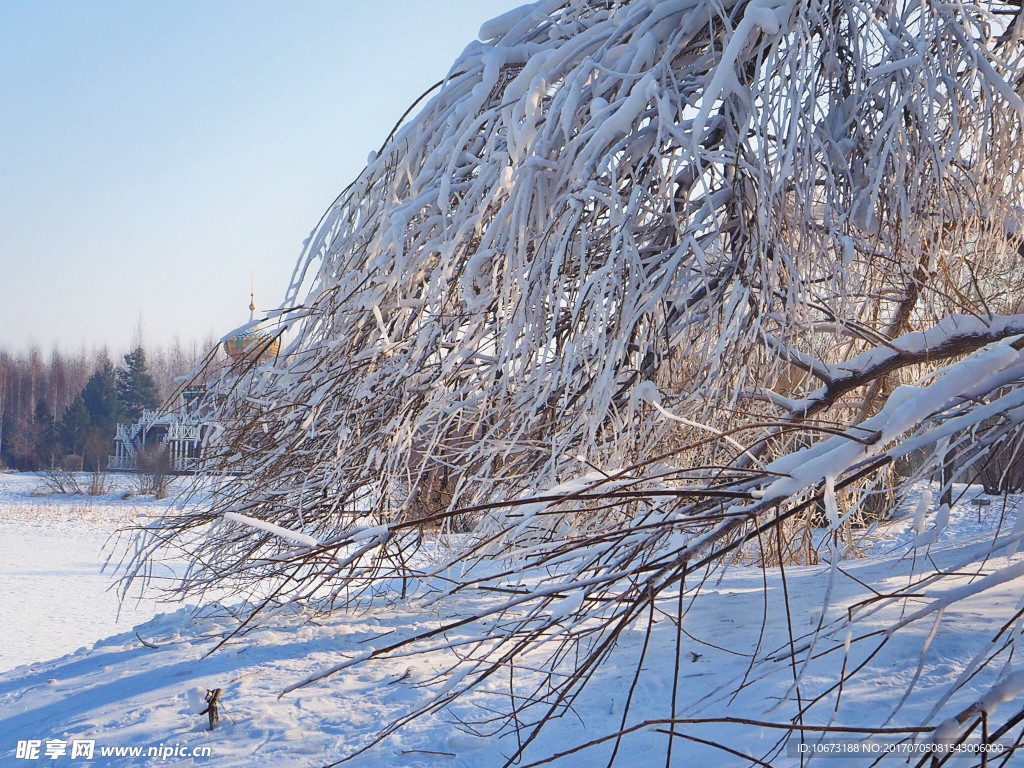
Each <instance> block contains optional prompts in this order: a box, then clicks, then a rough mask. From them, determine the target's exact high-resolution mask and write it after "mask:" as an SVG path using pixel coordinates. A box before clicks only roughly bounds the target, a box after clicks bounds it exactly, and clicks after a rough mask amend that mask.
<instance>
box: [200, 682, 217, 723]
mask: <svg viewBox="0 0 1024 768" xmlns="http://www.w3.org/2000/svg"><path fill="white" fill-rule="evenodd" d="M203 699H204V700H205V701H206V709H204V710H203V711H202V712H200V713H199V714H200V715H209V716H210V730H211V731H212V730H213V726H215V725H216V724H217V723H219V722H220V712H219V711H218V709H217V706H218V703H219V702H220V688H214V689H213V690H212V691H209V690H208V691H207V692H206V696H204V697H203Z"/></svg>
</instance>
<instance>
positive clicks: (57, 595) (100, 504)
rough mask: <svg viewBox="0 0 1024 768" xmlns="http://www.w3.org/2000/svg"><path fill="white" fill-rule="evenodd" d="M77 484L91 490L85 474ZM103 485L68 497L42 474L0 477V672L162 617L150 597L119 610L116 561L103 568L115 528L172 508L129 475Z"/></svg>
mask: <svg viewBox="0 0 1024 768" xmlns="http://www.w3.org/2000/svg"><path fill="white" fill-rule="evenodd" d="M75 479H76V480H77V482H78V485H79V486H80V487H81V488H82V489H84V490H86V491H88V489H89V485H90V482H91V481H92V477H91V476H90V475H88V474H86V473H78V474H77V475H76V476H75ZM103 481H104V486H105V487H104V489H103V490H104V492H103V493H101V494H98V495H89V494H88V493H83V494H75V495H67V494H58V493H54V492H53V488H52V487H51V486H49V485H48V484H47V482H46V480H45V478H42V477H40V476H39V475H35V474H30V473H24V474H19V473H0V617H3V621H0V670H7V669H10V668H11V667H14V666H17V665H19V664H26V663H29V662H34V661H39V660H43V659H49V658H52V657H54V656H60V655H62V654H65V653H68V652H70V651H73V650H75V649H76V648H79V647H80V646H82V645H89V644H92V643H94V642H96V641H97V640H100V639H102V638H104V637H106V636H108V635H110V634H113V633H116V632H123V631H125V630H128V629H131V628H132V627H133V626H135V625H136V624H138V623H140V622H142V621H145V620H147V619H150V618H152V617H153V616H154V615H155V614H156V613H157V612H158V611H159V610H161V608H160V607H159V606H158V605H157V604H156V602H155V601H154V600H153V599H150V598H147V599H143V600H129V601H126V602H124V603H119V600H118V597H117V594H116V593H115V591H114V590H113V589H111V585H112V579H111V575H110V574H111V570H112V568H111V565H113V564H115V563H116V561H115V563H112V564H111V565H108V566H107V568H106V572H103V570H102V569H103V566H104V563H105V560H106V559H107V557H109V556H111V555H113V556H115V557H116V555H117V554H118V552H120V551H121V548H119V547H118V546H117V544H118V541H117V539H116V537H115V536H114V534H115V533H116V531H117V530H118V529H119V528H121V527H123V526H125V525H129V524H132V523H135V522H138V521H142V520H145V519H146V517H147V516H150V515H157V514H162V513H163V512H164V510H166V509H167V508H168V507H169V505H170V503H171V501H170V499H163V500H158V499H154V498H153V497H152V496H141V495H138V494H137V493H136V490H137V487H136V486H137V484H136V482H135V478H133V477H132V476H130V475H125V474H109V475H106V476H104V478H103ZM112 537H114V538H112ZM123 543H126V542H123Z"/></svg>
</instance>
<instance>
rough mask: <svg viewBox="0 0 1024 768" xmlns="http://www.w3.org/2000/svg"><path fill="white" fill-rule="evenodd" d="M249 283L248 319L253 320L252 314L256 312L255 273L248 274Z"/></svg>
mask: <svg viewBox="0 0 1024 768" xmlns="http://www.w3.org/2000/svg"><path fill="white" fill-rule="evenodd" d="M250 278H251V283H250V286H249V319H250V320H252V319H253V313H254V312H255V311H256V273H255V272H252V273H251V274H250Z"/></svg>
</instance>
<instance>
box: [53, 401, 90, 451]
mask: <svg viewBox="0 0 1024 768" xmlns="http://www.w3.org/2000/svg"><path fill="white" fill-rule="evenodd" d="M57 436H58V438H59V440H60V445H61V448H62V449H63V451H64V453H66V454H68V453H73V454H77V455H78V456H81V455H82V454H83V452H84V451H85V442H86V440H87V439H88V436H89V411H88V410H87V409H86V407H85V403H84V402H83V400H82V396H81V395H79V396H78V397H76V398H75V401H74V402H73V403H72V404H71V406H70V407H69V408H68V409H67V410H66V411H64V416H63V417H62V418H61V420H60V427H59V428H58V431H57Z"/></svg>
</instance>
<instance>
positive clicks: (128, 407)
mask: <svg viewBox="0 0 1024 768" xmlns="http://www.w3.org/2000/svg"><path fill="white" fill-rule="evenodd" d="M124 364H125V367H124V368H119V369H118V370H117V382H116V384H117V397H118V400H119V402H120V404H121V412H122V415H123V417H124V418H125V419H128V420H129V421H135V420H136V419H138V418H139V417H140V416H141V415H142V412H143V411H144V410H146V409H150V408H156V407H157V406H159V405H160V396H159V394H158V393H157V389H156V383H155V382H154V381H153V377H152V376H151V375H150V373H149V369H148V368H147V366H146V353H145V351H144V350H143V349H142V347H141V346H138V347H136V348H135V349H134V350H132V351H131V352H129V353H128V354H127V355H125V356H124Z"/></svg>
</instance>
